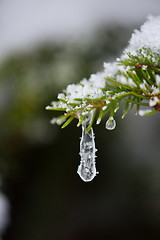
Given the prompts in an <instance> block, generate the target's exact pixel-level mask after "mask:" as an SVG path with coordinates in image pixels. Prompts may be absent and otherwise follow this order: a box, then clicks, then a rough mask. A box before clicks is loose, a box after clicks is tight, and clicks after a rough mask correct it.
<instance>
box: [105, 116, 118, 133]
mask: <svg viewBox="0 0 160 240" xmlns="http://www.w3.org/2000/svg"><path fill="white" fill-rule="evenodd" d="M115 127H116V121H115V120H114V118H113V117H110V118H109V119H108V120H107V122H106V128H107V129H108V130H113V129H114V128H115Z"/></svg>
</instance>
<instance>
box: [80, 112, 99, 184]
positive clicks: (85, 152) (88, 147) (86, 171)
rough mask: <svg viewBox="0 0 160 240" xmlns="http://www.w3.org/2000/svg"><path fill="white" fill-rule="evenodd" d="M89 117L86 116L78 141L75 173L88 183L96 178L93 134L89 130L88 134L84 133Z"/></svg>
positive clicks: (91, 130)
mask: <svg viewBox="0 0 160 240" xmlns="http://www.w3.org/2000/svg"><path fill="white" fill-rule="evenodd" d="M89 123H90V117H89V116H86V117H85V119H84V121H83V124H82V138H81V141H80V153H79V154H80V157H81V161H80V165H79V166H78V170H77V173H78V174H79V176H80V177H81V179H82V180H83V181H85V182H90V181H92V180H93V178H94V177H95V176H96V174H97V171H96V162H95V158H96V155H95V153H96V151H97V149H96V148H95V141H94V133H93V129H92V128H91V129H90V131H89V132H87V133H86V129H87V127H88V126H89Z"/></svg>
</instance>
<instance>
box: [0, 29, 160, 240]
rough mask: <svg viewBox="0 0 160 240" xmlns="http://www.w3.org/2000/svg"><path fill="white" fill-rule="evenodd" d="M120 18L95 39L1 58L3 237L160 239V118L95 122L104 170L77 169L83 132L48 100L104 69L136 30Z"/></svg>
mask: <svg viewBox="0 0 160 240" xmlns="http://www.w3.org/2000/svg"><path fill="white" fill-rule="evenodd" d="M135 27H137V26H130V28H129V27H124V26H123V27H122V26H121V25H119V26H118V25H111V26H110V27H107V29H105V28H101V29H99V30H97V32H95V33H94V34H93V35H92V36H91V37H90V38H86V39H85V38H84V39H83V41H72V42H68V43H61V44H57V43H53V42H48V43H46V44H44V45H42V46H39V47H37V48H35V49H32V50H30V51H27V52H24V53H22V52H21V53H19V54H17V55H16V54H15V55H12V56H10V57H8V58H7V59H6V60H5V61H3V62H1V65H0V121H1V124H0V138H1V146H0V174H1V176H2V178H3V184H2V191H3V192H4V193H5V194H6V196H7V197H8V199H9V201H10V205H11V210H10V218H11V220H10V224H9V225H8V228H7V229H6V231H5V232H4V234H3V239H4V240H22V239H23V240H44V239H45V240H53V239H54V240H82V239H83V240H91V239H92V240H94V239H109V240H112V239H130V240H131V239H134V240H135V239H141V240H143V239H145V240H147V239H150V240H153V239H160V161H159V151H160V148H159V116H158V115H155V116H152V117H146V118H140V117H135V115H134V111H133V112H131V113H130V114H129V115H127V116H126V118H125V119H124V120H121V112H120V113H118V114H117V116H116V121H117V128H116V129H115V130H114V131H107V130H106V129H105V127H104V124H105V122H103V123H102V124H101V125H99V126H95V127H94V131H95V135H96V147H97V148H98V152H97V170H98V171H99V172H100V173H99V175H97V177H96V178H95V179H94V180H93V181H92V182H90V183H84V182H82V180H81V179H80V178H79V176H78V174H77V173H76V171H77V167H78V165H79V161H80V158H79V138H80V135H81V129H80V128H77V127H76V122H73V123H71V124H70V125H69V126H68V127H67V128H65V129H64V130H61V129H60V127H59V126H55V125H51V124H50V119H51V118H52V117H54V116H57V115H58V114H59V113H54V112H50V111H46V110H45V107H46V106H47V105H49V103H50V102H51V101H52V100H56V96H57V94H58V93H59V92H61V91H62V89H64V88H65V87H66V86H67V84H69V83H76V82H79V81H80V80H81V79H82V78H84V77H87V78H88V77H89V76H90V74H92V73H95V72H97V71H102V70H103V62H104V61H106V62H107V61H113V60H115V58H117V57H119V56H120V55H121V53H122V51H123V49H124V48H125V47H126V46H127V44H128V40H129V38H130V35H131V33H132V31H133V29H134V28H135Z"/></svg>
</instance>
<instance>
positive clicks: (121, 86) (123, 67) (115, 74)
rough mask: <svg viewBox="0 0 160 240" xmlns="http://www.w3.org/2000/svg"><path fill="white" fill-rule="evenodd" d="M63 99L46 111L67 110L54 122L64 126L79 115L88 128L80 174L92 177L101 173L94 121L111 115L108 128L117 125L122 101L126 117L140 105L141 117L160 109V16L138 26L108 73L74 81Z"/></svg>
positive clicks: (108, 65)
mask: <svg viewBox="0 0 160 240" xmlns="http://www.w3.org/2000/svg"><path fill="white" fill-rule="evenodd" d="M57 98H58V101H53V102H52V103H51V106H47V107H46V109H47V110H54V111H62V112H64V113H63V115H60V116H59V117H57V118H53V119H52V120H51V123H57V124H58V125H61V124H62V128H64V127H66V126H67V125H68V124H69V123H70V122H71V121H72V120H74V119H76V120H77V121H78V122H77V126H78V127H79V126H82V138H81V142H80V157H81V161H80V165H79V167H78V174H79V175H80V177H81V178H82V179H83V180H84V181H86V182H88V181H91V180H92V179H93V178H94V177H95V176H96V173H97V172H96V168H95V157H96V155H95V152H96V148H95V142H94V134H93V129H92V125H93V123H94V122H96V124H99V123H100V122H101V120H102V119H103V118H105V119H106V118H107V116H108V118H107V121H106V124H105V127H106V129H108V130H112V129H114V128H115V126H116V122H115V120H114V115H115V113H116V112H117V110H118V109H119V108H120V105H121V103H122V102H123V103H124V104H123V105H122V107H123V114H122V118H124V117H125V115H126V114H127V113H128V111H129V110H131V109H132V108H133V106H134V105H136V114H138V115H139V116H148V115H151V114H154V113H156V112H158V111H160V16H159V17H149V18H148V20H147V21H146V23H144V24H143V25H142V26H141V28H140V30H135V31H134V33H133V34H132V36H131V39H130V41H129V45H128V47H127V48H126V49H125V50H124V52H123V54H122V56H121V57H120V58H117V59H116V61H115V62H112V63H104V70H103V72H98V73H96V74H92V75H91V76H90V78H89V79H88V80H87V79H85V78H84V79H82V81H80V82H79V83H78V84H70V85H68V86H67V88H66V89H65V90H63V92H62V93H59V94H58V97H57ZM141 106H142V109H140V107H141Z"/></svg>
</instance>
